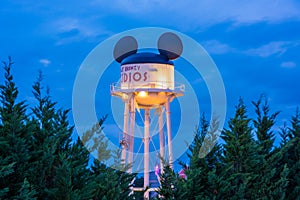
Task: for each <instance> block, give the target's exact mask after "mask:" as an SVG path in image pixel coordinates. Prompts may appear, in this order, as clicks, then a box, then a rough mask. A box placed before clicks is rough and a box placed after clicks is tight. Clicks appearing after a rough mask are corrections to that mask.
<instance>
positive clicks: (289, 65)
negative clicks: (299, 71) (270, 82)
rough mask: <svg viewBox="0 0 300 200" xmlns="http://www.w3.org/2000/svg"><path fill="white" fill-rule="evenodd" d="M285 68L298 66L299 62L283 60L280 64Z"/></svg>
mask: <svg viewBox="0 0 300 200" xmlns="http://www.w3.org/2000/svg"><path fill="white" fill-rule="evenodd" d="M280 66H281V67H283V68H294V67H296V66H297V64H296V63H295V62H292V61H289V62H283V63H281V65H280Z"/></svg>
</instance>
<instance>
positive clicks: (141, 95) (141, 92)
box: [138, 91, 148, 97]
mask: <svg viewBox="0 0 300 200" xmlns="http://www.w3.org/2000/svg"><path fill="white" fill-rule="evenodd" d="M147 95H148V93H147V92H145V91H140V92H139V93H138V96H139V97H146V96H147Z"/></svg>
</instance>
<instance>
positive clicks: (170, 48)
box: [157, 32, 183, 60]
mask: <svg viewBox="0 0 300 200" xmlns="http://www.w3.org/2000/svg"><path fill="white" fill-rule="evenodd" d="M157 46H158V51H159V53H160V54H162V55H164V56H166V57H168V58H169V59H170V60H174V59H176V58H178V57H179V56H180V55H181V53H182V50H183V45H182V42H181V39H180V38H179V37H178V36H177V35H176V34H174V33H171V32H166V33H164V34H162V35H161V36H160V37H159V39H158V44H157Z"/></svg>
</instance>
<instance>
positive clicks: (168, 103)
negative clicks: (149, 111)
mask: <svg viewBox="0 0 300 200" xmlns="http://www.w3.org/2000/svg"><path fill="white" fill-rule="evenodd" d="M165 107H166V118H167V119H166V120H167V133H168V151H169V165H170V168H171V169H173V146H172V130H171V112H170V99H169V98H168V100H167V102H166V104H165Z"/></svg>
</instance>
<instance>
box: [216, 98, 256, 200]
mask: <svg viewBox="0 0 300 200" xmlns="http://www.w3.org/2000/svg"><path fill="white" fill-rule="evenodd" d="M246 112H247V111H246V106H245V105H244V103H243V100H242V99H240V100H239V104H238V106H237V107H236V113H235V116H234V117H233V118H231V119H230V120H229V122H228V129H225V130H224V131H223V133H222V136H221V137H222V139H223V140H224V142H225V143H224V144H223V162H224V169H223V174H222V186H223V187H221V190H222V193H223V198H225V199H255V194H256V191H255V189H257V188H254V183H255V180H256V179H257V174H256V170H255V169H257V167H258V166H259V162H258V159H257V155H256V152H257V145H256V144H255V142H254V139H253V137H252V133H251V131H252V129H251V127H250V126H249V122H250V119H249V118H248V117H247V115H246Z"/></svg>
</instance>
